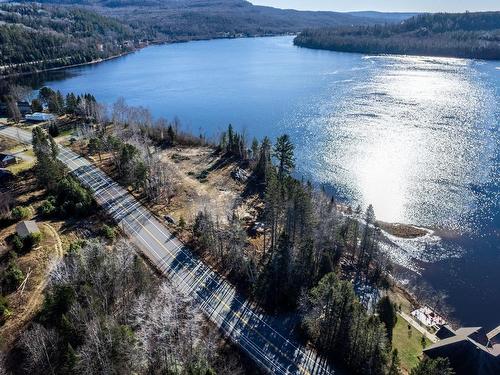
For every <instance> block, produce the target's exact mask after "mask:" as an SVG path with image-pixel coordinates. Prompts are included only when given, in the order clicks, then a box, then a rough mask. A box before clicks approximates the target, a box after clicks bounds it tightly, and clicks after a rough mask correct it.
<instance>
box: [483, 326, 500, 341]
mask: <svg viewBox="0 0 500 375" xmlns="http://www.w3.org/2000/svg"><path fill="white" fill-rule="evenodd" d="M498 335H500V326H498V327H497V328H495V329H492V330H491V331H490V332H488V333H487V334H486V337H487V338H488V340H491V339H492V338H494V337H497V336H498Z"/></svg>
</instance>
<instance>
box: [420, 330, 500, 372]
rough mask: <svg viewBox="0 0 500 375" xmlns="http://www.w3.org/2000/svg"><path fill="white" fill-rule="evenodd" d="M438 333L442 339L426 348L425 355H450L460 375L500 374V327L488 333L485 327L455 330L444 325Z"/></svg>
mask: <svg viewBox="0 0 500 375" xmlns="http://www.w3.org/2000/svg"><path fill="white" fill-rule="evenodd" d="M436 336H437V337H438V338H439V339H440V340H439V341H438V342H436V343H435V344H432V345H431V346H429V347H427V348H425V349H424V354H425V355H426V356H427V357H430V358H438V357H444V358H448V359H449V360H450V363H451V365H452V367H453V369H454V371H455V374H456V375H498V374H500V326H498V327H497V328H495V329H493V330H491V331H490V332H485V330H484V329H483V328H482V327H463V328H459V329H457V330H454V329H453V328H452V327H451V326H449V325H444V326H442V327H441V328H440V329H439V330H438V331H437V332H436Z"/></svg>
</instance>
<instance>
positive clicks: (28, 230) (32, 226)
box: [16, 220, 40, 239]
mask: <svg viewBox="0 0 500 375" xmlns="http://www.w3.org/2000/svg"><path fill="white" fill-rule="evenodd" d="M16 233H17V235H18V236H19V237H21V238H22V239H24V238H26V237H28V236H29V235H31V234H34V233H40V229H38V225H36V223H35V222H34V221H32V220H26V221H21V222H20V223H17V225H16Z"/></svg>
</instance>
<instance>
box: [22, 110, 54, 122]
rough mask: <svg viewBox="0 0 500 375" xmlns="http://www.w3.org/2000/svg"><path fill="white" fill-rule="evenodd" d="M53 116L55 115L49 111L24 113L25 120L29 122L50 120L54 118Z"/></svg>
mask: <svg viewBox="0 0 500 375" xmlns="http://www.w3.org/2000/svg"><path fill="white" fill-rule="evenodd" d="M55 118H56V117H55V116H54V115H53V114H51V113H42V112H35V113H32V114H29V115H26V121H31V122H42V121H52V120H55Z"/></svg>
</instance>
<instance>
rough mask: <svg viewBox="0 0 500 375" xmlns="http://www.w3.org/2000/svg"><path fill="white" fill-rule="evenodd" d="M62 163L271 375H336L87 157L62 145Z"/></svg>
mask: <svg viewBox="0 0 500 375" xmlns="http://www.w3.org/2000/svg"><path fill="white" fill-rule="evenodd" d="M0 134H2V135H4V136H8V137H10V138H14V139H17V140H19V141H21V142H24V143H31V133H29V132H26V131H23V130H19V129H17V128H12V127H9V126H0ZM58 158H59V159H60V160H61V161H62V162H63V163H64V164H65V165H66V166H67V167H68V168H69V170H70V172H71V173H72V174H73V175H74V176H75V177H76V178H78V179H79V180H80V182H81V183H82V184H83V185H85V186H86V187H88V188H89V189H90V190H91V191H92V192H93V194H94V197H95V199H96V201H97V202H98V203H99V204H100V205H101V206H102V207H103V208H104V209H105V210H106V211H107V212H108V213H109V214H110V215H111V216H112V217H113V218H114V219H115V220H116V222H117V223H118V224H119V225H120V226H121V227H122V228H123V231H124V232H125V233H126V234H127V235H128V236H129V237H130V238H131V240H132V241H133V242H134V243H135V244H136V245H137V246H138V248H139V249H140V250H141V251H142V252H143V254H144V255H145V256H146V257H147V258H148V259H149V261H150V262H151V263H152V264H153V265H155V266H156V267H157V268H158V269H159V270H160V271H161V272H162V273H163V274H165V275H166V276H167V277H168V278H169V279H170V280H171V281H172V283H173V284H174V285H175V286H176V287H177V288H178V289H179V291H181V292H182V293H185V294H186V295H189V296H191V297H192V298H193V299H194V301H195V303H196V304H197V305H198V306H199V308H200V309H201V310H202V311H203V312H204V313H205V315H206V316H207V317H208V318H209V319H210V320H211V321H212V322H213V323H214V324H216V325H217V326H218V327H219V328H220V329H221V330H222V331H223V332H224V334H225V335H226V336H228V337H229V338H230V339H231V340H232V341H233V342H234V343H236V344H237V345H239V346H240V348H241V349H242V350H243V351H245V352H246V353H247V354H248V355H249V356H250V357H251V358H252V359H253V360H254V361H255V362H256V363H257V364H258V365H259V366H260V367H261V368H263V369H264V370H266V371H267V372H269V373H272V374H302V375H323V374H336V373H337V370H335V371H334V370H333V369H332V368H331V367H330V366H329V365H328V364H326V362H325V360H323V359H322V358H320V357H319V356H318V355H317V354H316V353H315V352H314V351H312V350H309V349H307V348H305V347H304V346H302V345H301V344H299V341H298V340H297V338H296V337H294V335H293V333H292V331H293V326H294V321H290V320H286V319H279V318H274V317H271V316H267V315H264V314H262V313H261V312H260V311H259V310H258V309H256V308H255V306H254V305H252V304H251V303H250V302H248V301H247V300H245V298H244V297H243V296H242V295H240V294H239V293H238V292H236V290H235V289H234V287H233V286H231V284H229V283H228V282H227V281H226V280H225V279H224V278H222V277H221V276H219V275H218V274H217V273H215V272H214V271H213V270H212V269H211V268H210V267H208V266H207V265H205V264H204V263H203V262H202V261H201V260H200V259H199V258H197V257H196V256H195V255H194V254H193V253H192V252H191V250H190V249H189V248H187V247H186V246H185V245H184V244H182V243H181V242H180V241H179V240H178V239H177V238H175V237H174V236H173V235H172V234H171V233H170V232H169V230H168V229H167V228H166V227H165V226H164V225H163V224H161V223H160V222H159V221H158V220H156V218H155V217H154V216H153V215H152V214H151V213H150V212H149V211H148V210H147V209H146V208H144V207H143V206H142V205H141V204H140V203H139V202H138V201H137V200H136V199H135V198H134V197H133V196H132V195H130V194H129V193H128V192H127V191H126V190H125V189H123V188H122V187H121V186H119V185H118V184H117V183H116V182H114V181H113V180H112V179H110V178H109V177H108V176H107V175H106V174H105V173H104V172H102V171H101V170H100V169H98V168H96V167H95V166H93V165H92V164H91V163H90V162H89V161H87V160H86V159H85V158H83V157H81V156H79V155H77V154H76V153H74V152H72V151H70V150H68V149H66V148H63V147H61V146H59V155H58Z"/></svg>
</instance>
